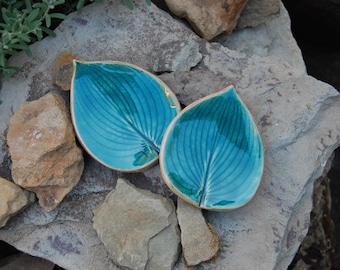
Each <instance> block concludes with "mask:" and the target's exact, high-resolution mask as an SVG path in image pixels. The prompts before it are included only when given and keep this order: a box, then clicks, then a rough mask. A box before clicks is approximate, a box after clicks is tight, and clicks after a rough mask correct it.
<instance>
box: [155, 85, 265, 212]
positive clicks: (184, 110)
mask: <svg viewBox="0 0 340 270" xmlns="http://www.w3.org/2000/svg"><path fill="white" fill-rule="evenodd" d="M231 90H234V91H235V94H236V95H237V97H238V98H239V101H240V102H241V104H242V105H243V107H244V108H245V110H246V111H247V113H248V114H249V116H250V117H251V118H252V120H253V122H254V124H255V125H254V127H255V128H256V132H257V134H258V135H259V138H260V140H261V151H262V159H263V162H262V166H261V168H260V172H261V178H260V179H259V181H258V183H257V186H256V188H255V189H254V191H253V193H252V194H251V196H250V198H249V200H248V201H246V202H245V203H244V204H241V205H239V206H236V207H231V208H227V209H226V208H211V207H205V206H199V205H197V204H196V203H194V202H193V201H192V200H190V199H189V198H188V197H186V196H185V195H184V194H182V192H181V191H179V190H178V189H177V188H176V187H175V186H174V185H173V184H172V181H171V180H169V178H168V176H167V173H166V172H165V170H164V165H163V164H164V159H165V158H166V157H165V153H164V152H165V149H164V148H165V145H166V144H165V142H166V141H167V139H168V136H169V133H170V132H171V130H172V127H173V126H174V124H175V123H176V122H177V120H178V119H179V118H180V117H181V116H182V114H184V113H185V112H186V111H188V110H190V109H191V108H193V107H195V106H196V105H197V104H200V103H201V102H203V101H205V100H207V99H210V98H212V97H215V96H218V95H220V94H221V93H225V92H228V91H231ZM264 160H265V158H264V148H263V142H262V138H261V136H260V132H259V130H258V127H257V124H256V121H255V119H254V117H253V115H252V114H251V113H250V111H249V109H248V107H247V106H246V105H245V103H244V102H243V101H242V99H241V98H240V97H239V95H238V94H237V92H236V89H235V87H234V86H233V85H230V86H227V87H226V88H223V89H222V90H220V91H218V92H215V93H213V94H210V95H207V96H205V97H203V98H201V99H199V100H196V101H194V102H193V103H191V104H190V105H188V106H187V107H185V108H184V109H183V110H182V111H181V112H179V113H178V114H177V115H176V116H175V118H174V119H172V121H171V123H170V124H169V126H168V128H167V129H166V131H165V133H164V136H163V141H162V144H161V148H160V152H159V166H160V171H161V175H162V178H163V180H164V182H165V183H166V185H167V186H168V187H169V189H170V190H171V191H172V192H174V193H175V194H176V195H177V196H178V197H180V198H181V199H183V200H184V201H186V202H187V203H189V204H191V205H193V206H195V207H197V208H201V209H205V210H209V211H216V212H228V211H232V210H235V209H238V208H241V207H243V206H245V205H247V204H248V203H249V202H250V201H251V200H252V199H253V198H254V196H255V194H256V192H257V190H258V188H259V186H260V183H261V180H262V177H263V169H264Z"/></svg>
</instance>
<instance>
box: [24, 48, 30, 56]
mask: <svg viewBox="0 0 340 270" xmlns="http://www.w3.org/2000/svg"><path fill="white" fill-rule="evenodd" d="M24 52H25V53H26V55H27V56H28V57H32V52H31V50H30V48H29V47H27V49H25V50H24Z"/></svg>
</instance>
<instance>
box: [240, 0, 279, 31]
mask: <svg viewBox="0 0 340 270" xmlns="http://www.w3.org/2000/svg"><path fill="white" fill-rule="evenodd" d="M280 5H281V1H280V0H248V3H247V5H246V6H245V7H244V10H243V12H242V13H241V16H240V19H239V20H238V23H237V28H244V27H256V26H259V25H261V24H263V23H265V22H268V21H269V20H271V19H272V18H274V17H277V16H278V14H279V10H280Z"/></svg>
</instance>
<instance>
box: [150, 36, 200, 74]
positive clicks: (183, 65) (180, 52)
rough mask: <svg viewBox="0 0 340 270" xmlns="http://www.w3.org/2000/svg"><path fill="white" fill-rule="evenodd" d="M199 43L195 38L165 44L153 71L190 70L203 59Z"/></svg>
mask: <svg viewBox="0 0 340 270" xmlns="http://www.w3.org/2000/svg"><path fill="white" fill-rule="evenodd" d="M199 47H200V46H199V43H198V42H196V41H193V40H189V41H187V42H186V41H185V42H182V43H180V44H179V43H178V42H174V43H173V44H169V43H167V44H165V45H163V46H162V47H161V48H160V54H159V56H158V57H157V59H156V61H155V64H154V66H153V71H154V72H156V73H160V72H171V71H177V70H179V71H189V70H190V69H191V68H192V67H194V66H196V65H197V64H198V63H199V62H200V61H201V59H202V54H201V53H200V52H199Z"/></svg>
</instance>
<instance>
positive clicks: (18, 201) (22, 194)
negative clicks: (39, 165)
mask: <svg viewBox="0 0 340 270" xmlns="http://www.w3.org/2000/svg"><path fill="white" fill-rule="evenodd" d="M34 201H35V196H34V194H33V193H31V192H29V191H27V190H23V189H22V188H20V187H18V186H17V185H16V184H14V183H13V182H11V181H8V180H7V179H5V178H2V177H0V228H1V227H3V226H5V225H6V223H7V221H8V220H9V219H10V218H11V217H12V216H14V215H15V214H16V213H18V212H19V211H20V210H22V209H23V208H24V207H26V206H27V205H29V204H31V203H33V202H34Z"/></svg>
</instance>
